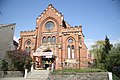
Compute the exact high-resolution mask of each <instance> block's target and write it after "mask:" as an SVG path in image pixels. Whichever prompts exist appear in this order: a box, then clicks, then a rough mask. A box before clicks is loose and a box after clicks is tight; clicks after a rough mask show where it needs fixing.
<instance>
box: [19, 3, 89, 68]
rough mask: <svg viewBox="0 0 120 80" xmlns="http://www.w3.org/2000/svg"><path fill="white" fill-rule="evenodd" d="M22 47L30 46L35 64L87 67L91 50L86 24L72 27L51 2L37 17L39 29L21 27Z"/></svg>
mask: <svg viewBox="0 0 120 80" xmlns="http://www.w3.org/2000/svg"><path fill="white" fill-rule="evenodd" d="M19 49H21V50H26V51H27V52H28V53H29V54H30V55H31V57H32V59H33V61H34V62H35V67H36V69H37V68H43V69H47V68H50V67H51V66H52V63H54V68H55V69H64V68H87V67H88V60H89V59H88V54H87V52H88V50H87V47H86V45H85V43H84V35H83V32H82V25H79V26H75V27H72V26H71V25H69V24H68V23H67V22H66V21H65V20H64V16H63V15H62V14H61V13H60V12H59V11H58V10H56V9H55V8H54V7H53V6H52V5H51V4H50V5H49V6H48V7H47V8H46V9H45V10H44V11H43V13H41V15H40V16H39V17H38V18H37V19H36V29H35V30H33V31H21V32H20V39H19Z"/></svg>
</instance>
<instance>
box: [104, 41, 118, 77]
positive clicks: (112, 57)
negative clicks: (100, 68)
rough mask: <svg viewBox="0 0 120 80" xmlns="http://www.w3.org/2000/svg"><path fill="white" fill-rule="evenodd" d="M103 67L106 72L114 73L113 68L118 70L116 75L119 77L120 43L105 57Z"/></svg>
mask: <svg viewBox="0 0 120 80" xmlns="http://www.w3.org/2000/svg"><path fill="white" fill-rule="evenodd" d="M105 65H106V68H107V70H108V71H112V72H114V69H115V68H116V69H117V68H118V70H117V73H119V76H120V43H118V44H116V45H114V47H112V48H111V50H110V51H109V55H108V56H107V57H106V64H105Z"/></svg>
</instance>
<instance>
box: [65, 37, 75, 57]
mask: <svg viewBox="0 0 120 80" xmlns="http://www.w3.org/2000/svg"><path fill="white" fill-rule="evenodd" d="M73 42H74V40H73V39H72V38H69V39H68V46H67V53H68V59H74V58H75V54H74V45H73Z"/></svg>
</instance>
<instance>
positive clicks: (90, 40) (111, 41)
mask: <svg viewBox="0 0 120 80" xmlns="http://www.w3.org/2000/svg"><path fill="white" fill-rule="evenodd" d="M96 41H98V40H94V39H85V44H86V46H87V48H88V50H90V49H91V45H94V44H95V42H96ZM110 43H111V44H113V45H114V44H116V43H120V39H116V40H110Z"/></svg>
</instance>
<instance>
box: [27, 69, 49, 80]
mask: <svg viewBox="0 0 120 80" xmlns="http://www.w3.org/2000/svg"><path fill="white" fill-rule="evenodd" d="M48 75H49V70H33V71H32V72H30V73H28V75H27V79H30V80H47V78H48Z"/></svg>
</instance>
